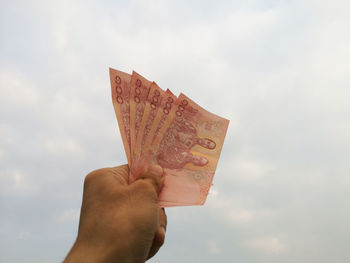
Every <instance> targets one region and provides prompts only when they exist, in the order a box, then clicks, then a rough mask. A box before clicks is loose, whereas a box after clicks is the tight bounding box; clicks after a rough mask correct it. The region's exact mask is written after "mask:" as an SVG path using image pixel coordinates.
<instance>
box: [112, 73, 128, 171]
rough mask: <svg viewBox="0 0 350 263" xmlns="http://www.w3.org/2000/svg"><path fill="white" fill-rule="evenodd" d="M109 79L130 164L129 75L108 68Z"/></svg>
mask: <svg viewBox="0 0 350 263" xmlns="http://www.w3.org/2000/svg"><path fill="white" fill-rule="evenodd" d="M109 76H110V80H111V89H112V101H113V107H114V111H115V114H116V116H117V121H118V126H119V130H120V134H121V136H122V140H123V144H124V150H125V153H126V157H127V159H128V164H129V165H131V151H130V148H131V142H130V102H129V100H130V81H131V75H129V74H127V73H124V72H122V71H119V70H115V69H112V68H110V69H109Z"/></svg>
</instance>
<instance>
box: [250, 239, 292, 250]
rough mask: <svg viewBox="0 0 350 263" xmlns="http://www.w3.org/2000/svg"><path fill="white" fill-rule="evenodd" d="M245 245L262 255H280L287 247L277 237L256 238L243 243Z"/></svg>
mask: <svg viewBox="0 0 350 263" xmlns="http://www.w3.org/2000/svg"><path fill="white" fill-rule="evenodd" d="M245 245H246V246H248V247H251V248H253V249H255V250H257V251H258V252H261V253H264V254H282V253H284V252H286V251H287V245H286V244H285V243H284V242H283V241H282V240H281V238H279V237H278V236H263V237H256V238H253V239H251V240H248V241H246V242H245Z"/></svg>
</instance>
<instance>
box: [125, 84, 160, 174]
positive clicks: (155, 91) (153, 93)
mask: <svg viewBox="0 0 350 263" xmlns="http://www.w3.org/2000/svg"><path fill="white" fill-rule="evenodd" d="M165 95H166V94H165V92H164V91H163V90H162V89H161V88H159V86H158V85H157V84H156V83H155V82H153V83H152V84H151V87H150V92H149V94H148V97H147V98H146V101H145V102H144V103H145V108H144V112H143V116H142V120H141V124H140V125H139V130H138V133H137V138H136V142H135V145H134V149H133V157H132V159H133V163H132V167H131V173H132V174H135V173H136V171H137V170H139V172H141V173H142V172H144V169H146V168H147V167H146V166H145V164H144V163H145V161H146V160H143V159H142V157H143V156H142V149H143V148H144V146H145V142H146V138H147V137H148V135H149V134H150V131H151V128H152V124H153V122H154V120H155V117H156V116H157V112H158V110H159V108H160V106H161V102H162V101H163V98H164V96H165ZM140 161H141V162H140Z"/></svg>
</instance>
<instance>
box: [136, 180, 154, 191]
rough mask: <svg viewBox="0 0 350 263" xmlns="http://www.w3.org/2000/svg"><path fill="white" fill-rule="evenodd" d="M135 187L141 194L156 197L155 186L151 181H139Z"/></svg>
mask: <svg viewBox="0 0 350 263" xmlns="http://www.w3.org/2000/svg"><path fill="white" fill-rule="evenodd" d="M137 186H138V188H139V189H140V191H142V192H143V193H146V194H152V195H154V194H155V195H157V191H156V186H155V183H153V181H152V179H139V180H137Z"/></svg>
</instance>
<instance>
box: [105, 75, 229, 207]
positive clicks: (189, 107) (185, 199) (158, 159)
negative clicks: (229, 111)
mask: <svg viewBox="0 0 350 263" xmlns="http://www.w3.org/2000/svg"><path fill="white" fill-rule="evenodd" d="M116 72H117V73H119V75H118V74H116ZM110 74H111V85H112V96H114V97H113V104H114V105H116V104H117V106H115V111H116V115H117V119H118V125H119V127H120V131H121V134H122V140H123V143H124V147H125V151H126V152H127V150H129V153H128V152H127V157H128V162H129V167H130V176H129V183H132V182H133V181H134V180H136V179H137V177H138V176H140V175H141V174H142V173H143V172H144V171H146V170H147V169H148V167H149V166H150V165H154V164H157V165H159V166H161V167H162V168H163V171H164V179H165V180H164V186H163V190H162V192H161V193H160V195H159V202H158V204H159V206H160V207H170V206H184V205H203V204H204V202H205V201H206V198H207V195H208V192H209V189H210V187H211V185H212V180H213V176H214V173H215V170H216V166H217V163H218V160H219V157H220V153H221V150H222V146H223V143H224V138H225V135H226V132H227V127H228V124H229V121H228V120H226V119H224V118H221V117H219V116H217V115H215V114H212V113H210V112H208V111H206V110H204V109H203V108H202V107H200V106H199V105H197V104H196V103H195V102H194V101H192V100H191V99H189V98H188V97H187V96H185V95H184V94H180V96H179V97H178V98H177V97H176V96H175V95H174V94H172V93H171V92H170V91H169V90H167V91H163V90H162V89H161V88H160V87H159V86H158V85H157V84H156V83H155V82H153V83H152V82H150V81H149V80H147V79H145V78H143V77H142V76H141V75H140V74H138V73H136V72H133V74H132V76H131V77H130V75H127V74H126V73H123V74H125V75H123V77H124V79H125V81H127V80H129V81H130V83H129V85H127V84H125V85H124V86H125V87H129V97H128V98H130V99H129V101H130V106H129V112H130V113H129V116H130V117H129V126H128V125H127V124H126V123H125V122H127V118H126V117H123V116H124V115H125V116H126V113H125V114H124V111H125V110H126V108H125V109H124V108H123V109H122V108H121V105H120V103H119V104H118V99H117V97H118V96H117V95H118V94H119V93H120V92H119V93H117V86H116V81H115V79H116V76H121V75H122V74H121V73H120V71H114V70H111V71H110ZM127 76H129V77H128V78H129V79H128V78H127ZM120 78H121V77H120ZM118 81H119V79H118ZM118 87H119V86H118ZM113 90H115V91H113ZM125 90H127V89H125ZM118 91H120V90H119V89H118ZM123 91H124V90H123ZM126 93H127V92H126ZM122 94H124V93H122ZM121 126H122V127H121ZM126 127H128V128H126ZM128 129H129V132H127V130H128ZM123 133H124V135H123ZM127 134H129V139H128V136H127ZM128 147H129V148H128Z"/></svg>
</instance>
